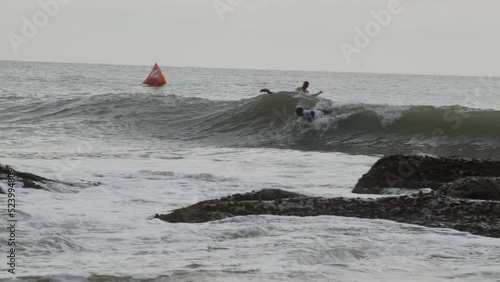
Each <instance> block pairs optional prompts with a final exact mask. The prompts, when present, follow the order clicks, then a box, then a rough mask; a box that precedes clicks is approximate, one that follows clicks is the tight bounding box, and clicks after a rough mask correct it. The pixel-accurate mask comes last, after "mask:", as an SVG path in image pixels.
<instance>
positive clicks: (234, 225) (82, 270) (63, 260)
mask: <svg viewBox="0 0 500 282" xmlns="http://www.w3.org/2000/svg"><path fill="white" fill-rule="evenodd" d="M215 156H217V157H215ZM376 159H377V158H374V157H364V156H352V155H344V154H339V153H314V152H300V151H289V150H268V149H246V150H238V151H235V150H232V149H231V150H230V149H211V148H205V149H204V150H203V152H200V151H198V152H194V151H192V152H190V154H189V156H188V157H185V158H183V159H82V160H81V162H80V163H81V165H80V167H78V169H77V170H74V171H69V172H67V175H66V177H68V178H73V179H85V180H87V181H100V182H101V183H102V184H101V185H99V186H95V187H87V188H82V189H81V190H80V191H79V192H78V193H75V192H74V191H73V192H72V193H61V192H56V191H54V192H47V191H40V190H28V189H21V191H20V192H19V194H18V199H19V202H20V206H21V207H22V208H21V210H22V215H21V216H20V219H19V221H20V226H22V227H21V228H20V230H21V231H19V235H18V236H20V237H22V238H23V239H22V242H20V245H21V246H22V247H21V246H20V249H21V248H22V251H21V252H20V253H19V258H20V260H22V262H23V263H22V264H20V265H19V270H20V271H22V275H36V276H39V275H42V276H43V275H49V276H51V275H52V276H53V275H55V276H56V277H65V276H64V275H66V274H67V273H71V275H76V276H77V277H87V276H89V275H92V274H101V275H104V274H106V275H114V276H136V277H139V276H141V275H151V277H157V276H161V275H173V274H174V273H177V274H179V271H182V272H183V273H185V275H187V276H186V277H198V278H200V279H202V280H205V279H206V280H207V281H216V280H214V279H219V281H223V280H224V279H229V280H231V279H233V280H234V281H239V279H241V281H245V280H246V279H247V278H248V279H250V278H249V277H252V275H253V277H260V278H261V279H262V280H276V281H280V280H281V279H284V278H283V277H285V276H287V277H289V279H290V281H301V280H302V279H305V278H306V277H312V278H313V279H315V281H442V280H445V279H454V280H455V281H473V280H480V281H495V279H499V278H500V271H499V270H498V267H497V266H498V264H499V263H500V257H499V256H498V254H499V253H500V244H499V241H498V239H492V238H485V237H480V236H472V235H470V234H468V233H464V232H457V231H454V230H449V229H432V228H425V227H421V226H415V225H408V224H400V223H395V222H391V221H386V220H367V219H356V218H344V217H335V216H319V217H305V218H300V217H279V216H269V215H262V216H245V217H235V218H228V219H225V220H221V221H216V222H209V223H202V224H184V223H181V224H172V223H166V222H162V221H160V220H158V219H152V216H153V215H154V214H155V213H166V212H168V211H170V210H172V209H175V208H179V207H183V206H186V205H190V204H193V203H195V202H197V201H199V200H204V199H207V198H217V197H221V196H226V195H229V194H234V193H242V192H248V191H251V190H257V189H261V188H270V187H274V188H282V189H285V190H288V191H294V192H299V193H304V194H308V195H316V196H326V197H333V196H344V197H358V196H359V195H353V194H351V193H350V191H351V189H352V188H353V185H354V183H355V182H356V181H357V179H358V178H359V177H361V175H362V174H363V173H365V172H366V171H367V170H368V169H369V167H370V166H371V164H372V163H373V162H374V161H375V160H376ZM4 161H5V162H6V163H11V164H14V165H15V166H16V167H17V168H18V169H20V170H28V169H29V170H30V171H32V172H36V173H40V174H43V175H44V176H46V177H49V178H50V177H52V176H53V175H51V172H50V170H48V169H46V167H47V165H48V164H50V161H48V160H45V161H42V160H16V159H6V160H4ZM40 164H44V165H41V166H40ZM151 176H155V178H151ZM193 176H195V177H193ZM207 177H208V178H207ZM228 177H230V178H231V180H230V181H226V180H227V178H228ZM207 179H208V181H207ZM217 180H221V181H217ZM69 189H74V188H69ZM1 204H2V205H4V204H5V200H2V203H1ZM3 219H5V218H3ZM0 237H1V238H2V239H1V240H2V241H1V242H0V244H2V245H3V244H5V238H6V237H5V231H4V230H2V233H0ZM0 275H2V277H8V276H7V275H6V274H5V273H3V274H0ZM59 275H60V276H59ZM182 277H184V276H179V277H178V279H179V281H185V280H182ZM203 277H204V278H203ZM245 277H246V278H245ZM75 279H76V278H75ZM176 279H177V278H176Z"/></svg>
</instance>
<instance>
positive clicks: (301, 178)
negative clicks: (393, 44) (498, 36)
mask: <svg viewBox="0 0 500 282" xmlns="http://www.w3.org/2000/svg"><path fill="white" fill-rule="evenodd" d="M162 69H163V72H164V74H165V76H166V77H167V80H168V84H167V86H165V87H161V88H153V87H147V86H143V85H141V82H142V80H143V79H144V78H145V76H146V75H147V74H148V73H149V71H150V66H112V65H90V64H52V63H24V62H5V61H0V95H1V96H0V97H1V101H2V102H1V103H0V132H1V133H2V138H1V139H0V156H1V158H0V163H2V164H8V165H12V166H13V167H14V168H15V169H16V170H19V171H26V172H30V173H35V174H38V175H41V176H44V177H46V178H51V179H57V180H62V181H63V182H68V183H72V184H73V185H72V186H69V185H64V184H49V186H48V189H49V191H45V190H35V189H23V188H18V189H16V191H17V193H16V201H17V202H16V203H17V209H16V211H17V219H18V223H17V230H16V236H17V237H16V240H17V248H18V250H17V253H16V255H17V265H16V275H12V274H11V273H8V272H7V258H6V256H7V254H8V247H7V239H8V236H9V234H8V232H9V231H8V229H6V228H0V246H1V248H0V257H2V258H3V259H0V265H2V268H1V269H2V272H0V278H2V280H7V281H10V280H13V281H16V280H17V281H25V280H29V281H89V280H91V281H150V280H152V281H500V240H499V239H495V238H488V237H481V236H475V235H471V234H469V233H465V232H459V231H456V230H451V229H440V228H426V227H422V226H416V225H409V224H401V223H396V222H392V221H387V220H369V219H357V218H345V217H336V216H319V217H304V218H300V217H285V216H270V215H262V216H241V217H235V218H228V219H225V220H221V221H215V222H209V223H202V224H172V223H167V222H163V221H160V220H159V219H153V216H154V215H155V214H157V213H163V214H165V213H168V212H169V211H172V210H174V209H177V208H181V207H185V206H188V205H191V204H194V203H197V202H199V201H202V200H206V199H214V198H219V197H223V196H227V195H230V194H235V193H245V192H250V191H252V190H259V189H263V188H279V189H283V190H287V191H292V192H298V193H303V194H306V195H313V196H322V197H339V196H342V197H382V196H373V195H357V194H352V193H351V190H352V189H353V187H354V185H355V184H356V182H357V180H358V179H359V178H360V177H361V176H362V175H363V174H364V173H366V172H367V171H368V170H369V169H370V167H371V165H372V164H373V163H374V162H375V161H377V160H378V159H379V158H380V157H381V156H382V155H384V154H396V153H403V154H434V155H444V156H465V157H477V158H490V159H500V150H499V149H500V148H499V146H500V126H499V124H500V95H499V94H500V79H498V78H479V77H452V76H418V75H389V74H349V73H327V72H292V71H259V70H225V69H201V68H173V67H165V66H163V67H162ZM304 80H308V81H309V82H310V84H311V86H310V89H311V91H312V92H316V91H319V90H322V91H324V93H323V94H322V95H321V96H320V97H318V98H311V97H305V96H300V95H292V94H291V93H288V92H280V93H277V94H272V95H268V94H262V93H260V92H259V90H260V89H261V88H269V89H271V90H273V91H276V92H278V91H289V90H292V89H294V88H295V87H297V86H300V85H301V84H302V82H303V81H304ZM298 106H302V107H304V108H316V109H327V110H331V111H333V113H332V114H331V115H328V116H326V117H324V118H321V119H318V120H316V121H315V122H314V123H313V124H312V125H311V126H309V127H303V126H297V125H296V124H295V123H294V119H295V118H294V111H295V108H296V107H298ZM0 187H1V188H2V189H3V190H7V189H6V188H7V183H5V182H1V183H0ZM0 205H2V207H3V208H2V210H5V209H6V207H7V199H6V197H5V195H2V197H1V198H0ZM7 219H8V218H7V214H6V213H5V212H3V213H1V214H0V220H1V221H2V222H3V225H4V226H7Z"/></svg>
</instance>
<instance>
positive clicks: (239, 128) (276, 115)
mask: <svg viewBox="0 0 500 282" xmlns="http://www.w3.org/2000/svg"><path fill="white" fill-rule="evenodd" d="M9 97H11V96H8V97H6V104H5V105H4V108H5V109H7V108H8V109H9V111H2V112H0V119H1V120H3V121H5V122H8V123H9V124H10V125H19V126H23V127H25V126H36V127H39V128H44V127H45V128H50V129H51V130H52V131H54V130H57V128H60V132H59V133H60V134H91V133H92V132H96V131H97V130H98V131H99V132H100V133H101V134H104V135H109V136H120V137H121V138H127V137H131V138H150V139H151V138H153V139H160V140H177V141H181V142H199V143H204V144H207V145H221V146H230V147H276V148H285V149H300V150H313V151H340V152H348V153H355V154H389V153H418V152H421V153H430V154H442V155H461V156H470V157H489V158H500V150H499V149H500V148H499V144H500V126H499V124H500V111H493V110H477V109H468V108H464V107H460V106H450V107H432V106H389V105H365V104H353V105H335V102H334V101H330V100H327V99H317V98H310V97H304V96H297V95H291V94H290V93H278V94H273V95H267V94H266V95H259V96H256V97H253V98H248V99H242V100H238V101H212V100H208V99H201V98H191V97H180V96H176V95H168V96H148V97H144V96H143V95H134V94H126V93H124V94H122V95H117V94H109V95H94V96H89V97H81V96H80V97H69V98H67V99H62V98H60V97H59V98H58V99H47V98H40V99H38V100H37V99H32V100H27V99H22V100H20V99H17V98H15V97H14V96H12V97H11V98H9ZM297 106H302V107H304V108H321V109H327V110H331V111H333V113H332V114H331V115H328V116H326V117H324V118H321V119H317V120H316V121H314V122H313V123H312V124H310V125H309V126H297V125H296V124H295V123H294V122H293V121H294V120H295V118H296V117H295V113H294V112H295V108H296V107H297ZM62 124H64V125H66V126H61V125H62ZM68 124H69V125H73V127H71V126H68ZM72 130H73V131H72ZM82 132H85V133H82ZM85 137H89V136H85Z"/></svg>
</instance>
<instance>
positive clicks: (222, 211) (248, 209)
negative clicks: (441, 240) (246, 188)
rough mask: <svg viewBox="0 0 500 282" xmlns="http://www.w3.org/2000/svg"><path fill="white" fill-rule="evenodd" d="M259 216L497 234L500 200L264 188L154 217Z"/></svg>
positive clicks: (185, 219)
mask: <svg viewBox="0 0 500 282" xmlns="http://www.w3.org/2000/svg"><path fill="white" fill-rule="evenodd" d="M259 214H269V215H283V216H319V215H334V216H346V217H357V218H370V219H387V220H393V221H397V222H402V223H410V224H417V225H422V226H427V227H442V228H453V229H456V230H460V231H466V232H470V233H472V234H476V235H482V236H490V237H496V238H500V202H498V201H471V200H463V199H456V198H451V197H447V196H445V195H441V194H438V193H434V192H432V193H425V194H424V193H418V194H414V195H409V196H395V197H384V198H379V199H360V198H320V197H308V196H306V195H301V194H296V193H290V192H286V191H282V190H275V189H272V190H267V189H266V190H261V191H256V192H250V193H246V194H236V195H232V196H228V197H224V198H221V199H216V200H208V201H203V202H200V203H197V204H194V205H192V206H189V207H186V208H181V209H177V210H174V211H173V212H171V213H169V214H163V215H159V214H157V215H156V216H155V217H156V218H159V219H161V220H164V221H167V222H172V223H176V222H187V223H200V222H207V221H213V220H220V219H224V218H228V217H234V216H243V215H259Z"/></svg>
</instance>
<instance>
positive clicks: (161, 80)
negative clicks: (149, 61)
mask: <svg viewBox="0 0 500 282" xmlns="http://www.w3.org/2000/svg"><path fill="white" fill-rule="evenodd" d="M142 83H143V84H147V85H150V86H161V85H164V84H167V80H166V79H165V76H164V75H163V73H162V72H161V69H160V67H159V66H158V64H155V66H154V67H153V69H152V70H151V72H150V73H149V75H148V77H146V79H145V80H144V82H142Z"/></svg>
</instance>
